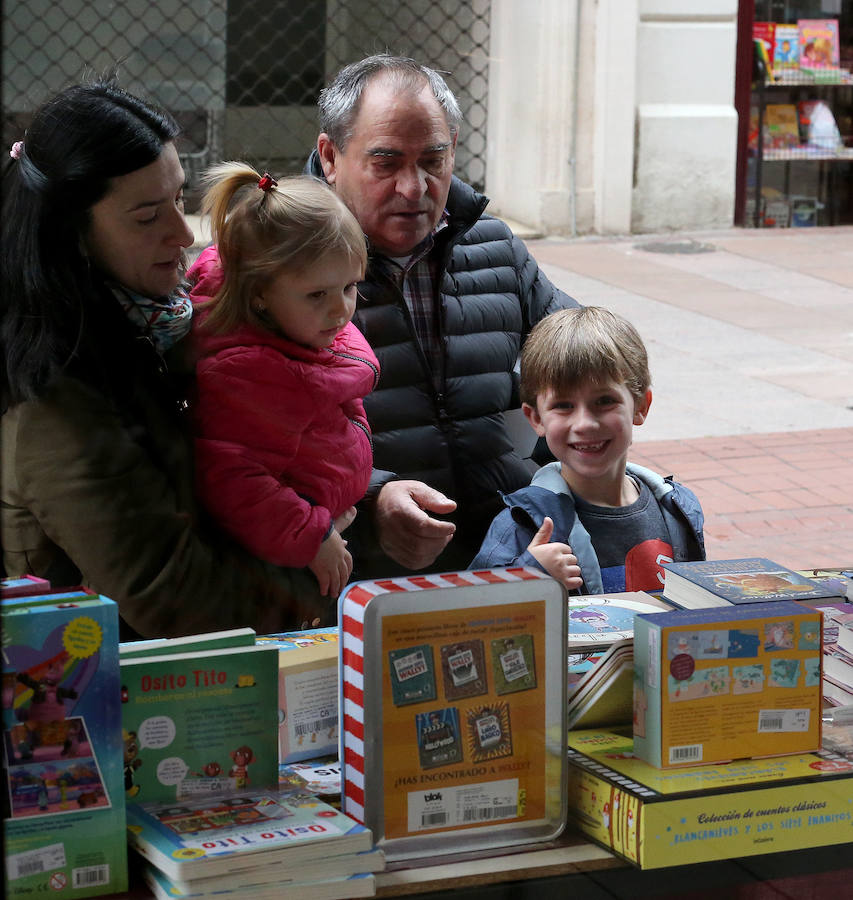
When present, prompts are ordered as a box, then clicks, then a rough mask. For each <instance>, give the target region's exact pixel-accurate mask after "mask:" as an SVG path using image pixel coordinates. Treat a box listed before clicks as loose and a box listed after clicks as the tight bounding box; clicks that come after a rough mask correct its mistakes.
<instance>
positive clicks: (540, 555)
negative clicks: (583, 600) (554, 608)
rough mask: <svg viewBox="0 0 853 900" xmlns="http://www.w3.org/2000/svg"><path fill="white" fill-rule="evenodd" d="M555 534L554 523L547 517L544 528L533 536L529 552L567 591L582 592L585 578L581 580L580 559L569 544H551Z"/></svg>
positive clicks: (528, 546) (528, 547) (543, 524)
mask: <svg viewBox="0 0 853 900" xmlns="http://www.w3.org/2000/svg"><path fill="white" fill-rule="evenodd" d="M553 533H554V522H553V520H552V519H551V517H550V516H545V518H544V520H543V522H542V527H541V528H540V529H539V531H537V532H536V534H534V535H533V540H532V541H531V542H530V543H529V544H528V545H527V551H528V552H529V553H530V554H531V555H532V556H533V557H534V558H535V559H536V561H537V562H538V563H539V565H540V566H542V568H543V569H544V570H545V571H546V572H547V573H548V574H549V575H550V576H551V577H552V578H554V579H555V580H557V581H559V582H560V584H562V585H564V586H565V587H566V589H567V590H570V591H575V590H580V588H581V587H583V578H581V570H580V566H579V565H578V558H577V557H576V556H575V554H574V553H573V552H572V548H571V547H570V546H569V545H568V544H552V543H550V541H551V535H552V534H553Z"/></svg>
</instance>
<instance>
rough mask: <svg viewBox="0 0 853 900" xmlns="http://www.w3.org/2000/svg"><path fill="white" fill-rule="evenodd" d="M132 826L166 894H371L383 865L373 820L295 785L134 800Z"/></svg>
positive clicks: (320, 898) (329, 897) (156, 885)
mask: <svg viewBox="0 0 853 900" xmlns="http://www.w3.org/2000/svg"><path fill="white" fill-rule="evenodd" d="M127 827H128V834H129V839H130V845H131V847H133V848H134V850H136V851H137V852H138V853H139V854H140V855H141V856H142V857H143V858H144V859H145V860H146V863H147V864H146V865H145V866H144V868H143V870H142V874H143V878H144V879H145V882H146V883H147V884H148V886H149V887H150V888H151V890H152V891H153V893H154V895H155V896H156V897H159V898H162V900H171V898H175V897H177V898H199V900H201V898H208V897H221V896H227V897H233V898H235V900H237V898H246V900H289V898H291V897H292V898H294V900H295V898H299V900H336V898H350V897H371V896H373V894H374V893H375V891H376V880H375V877H374V874H373V873H374V872H378V871H381V870H382V869H384V867H385V857H384V854H383V853H382V851H381V850H376V849H374V848H373V840H372V836H371V833H370V831H369V829H367V828H365V827H364V826H362V825H359V824H358V823H357V822H354V821H353V820H352V819H350V818H349V817H348V816H346V815H344V814H343V813H341V812H340V811H338V810H336V809H334V808H333V807H332V806H330V805H329V804H327V803H324V802H323V801H322V800H319V799H318V798H317V797H316V796H314V795H313V794H311V793H309V792H307V791H303V790H299V789H295V790H277V789H273V790H255V791H239V792H235V793H230V794H225V795H214V796H211V797H208V798H206V799H204V800H193V801H187V802H185V803H182V804H173V805H169V804H156V803H154V804H149V803H146V804H134V803H131V804H129V805H128V813H127Z"/></svg>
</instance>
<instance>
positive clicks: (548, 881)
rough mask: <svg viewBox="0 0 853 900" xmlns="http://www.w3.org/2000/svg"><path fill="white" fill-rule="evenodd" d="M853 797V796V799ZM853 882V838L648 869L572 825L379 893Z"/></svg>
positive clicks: (828, 891) (138, 891)
mask: <svg viewBox="0 0 853 900" xmlns="http://www.w3.org/2000/svg"><path fill="white" fill-rule="evenodd" d="M851 802H853V798H851ZM131 881H132V883H133V885H134V886H133V888H132V890H131V891H129V892H128V893H126V894H112V895H110V898H107V900H151V897H152V894H151V892H150V891H148V889H147V888H146V887H145V886H144V885H143V884H142V883H141V880H140V879H139V878H138V877H134V875H133V874H132V875H131ZM851 883H853V843H848V844H837V845H835V846H832V847H819V848H814V849H810V850H800V851H796V852H793V853H770V854H766V855H764V856H751V857H743V858H740V859H732V860H722V861H719V862H710V863H697V864H693V865H688V866H679V865H677V858H674V859H673V867H672V868H667V869H652V870H647V871H641V870H639V869H636V868H634V867H633V866H631V865H629V864H628V863H626V862H625V861H623V860H621V859H619V858H618V857H616V856H614V855H613V854H612V853H608V852H607V851H606V850H603V849H602V848H601V847H598V846H597V845H595V844H592V843H590V842H589V841H587V840H586V839H585V838H583V837H582V836H580V835H578V834H576V833H575V832H573V831H567V832H566V833H565V834H564V835H562V836H561V837H560V838H559V839H558V840H557V841H555V842H553V844H552V845H550V846H548V847H546V848H537V849H531V850H526V851H519V852H504V853H502V854H500V855H498V856H494V857H488V858H481V859H468V860H464V861H461V860H455V861H451V862H443V863H440V864H437V865H422V866H417V867H412V868H407V869H394V870H391V871H386V872H383V873H381V874H379V875H378V876H377V891H376V896H377V897H379V898H387V897H413V896H418V897H419V900H430V898H432V897H449V896H450V895H451V894H456V895H458V896H459V898H460V900H461V898H465V900H507V898H510V900H528V898H529V900H545V898H550V897H558V896H559V897H563V898H565V897H577V898H582V900H640V898H644V897H657V898H668V900H676V898H677V900H720V898H732V897H736V898H737V900H781V898H784V897H797V898H798V900H838V898H841V897H847V896H849V894H850V884H851Z"/></svg>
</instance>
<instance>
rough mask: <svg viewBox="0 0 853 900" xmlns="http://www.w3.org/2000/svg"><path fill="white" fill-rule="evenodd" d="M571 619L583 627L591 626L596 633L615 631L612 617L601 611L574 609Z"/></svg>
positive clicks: (570, 614) (570, 615)
mask: <svg viewBox="0 0 853 900" xmlns="http://www.w3.org/2000/svg"><path fill="white" fill-rule="evenodd" d="M569 619H571V620H572V621H574V622H580V623H582V624H583V625H589V626H590V627H591V628H594V629H595V630H596V631H607V630H608V629H610V630H613V627H612V625H611V623H610V617H609V616H608V615H607V613H605V612H602V611H601V610H599V609H573V610H572V611H571V612H570V613H569Z"/></svg>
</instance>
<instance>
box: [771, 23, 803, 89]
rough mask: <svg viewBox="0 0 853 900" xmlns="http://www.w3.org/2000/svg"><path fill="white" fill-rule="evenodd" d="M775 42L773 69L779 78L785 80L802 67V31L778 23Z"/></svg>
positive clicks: (774, 37) (794, 26)
mask: <svg viewBox="0 0 853 900" xmlns="http://www.w3.org/2000/svg"><path fill="white" fill-rule="evenodd" d="M773 40H774V44H773V69H774V71H775V72H776V77H777V78H779V77H781V78H784V77H785V76H786V75H790V73H791V72H792V71H795V70H797V69H799V67H800V29H799V28H798V27H797V26H796V25H783V24H782V23H781V22H777V23H776V28H775V30H774V33H773Z"/></svg>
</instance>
